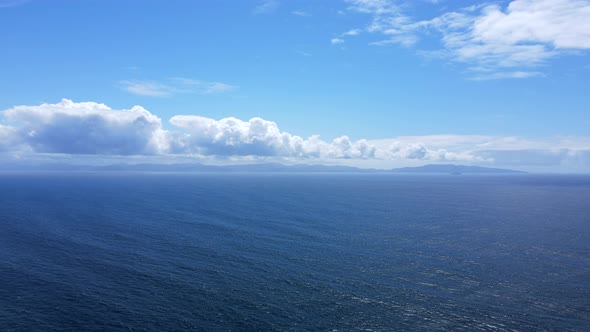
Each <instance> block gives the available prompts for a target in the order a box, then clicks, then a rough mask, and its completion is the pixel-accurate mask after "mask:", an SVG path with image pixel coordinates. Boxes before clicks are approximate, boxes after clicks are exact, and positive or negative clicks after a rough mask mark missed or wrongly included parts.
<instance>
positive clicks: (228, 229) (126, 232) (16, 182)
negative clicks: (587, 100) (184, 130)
mask: <svg viewBox="0 0 590 332" xmlns="http://www.w3.org/2000/svg"><path fill="white" fill-rule="evenodd" d="M0 330H1V331H172V330H175V331H179V330H197V331H202V330H221V331H255V330H260V331H272V330H277V331H302V330H318V331H448V330H453V331H590V176H573V175H571V176H565V175H485V176H483V175H466V174H464V175H385V174H383V175H377V174H365V175H360V174H356V175H355V174H200V175H191V174H162V173H160V174H156V173H153V174H136V173H75V174H67V173H20V174H18V173H0Z"/></svg>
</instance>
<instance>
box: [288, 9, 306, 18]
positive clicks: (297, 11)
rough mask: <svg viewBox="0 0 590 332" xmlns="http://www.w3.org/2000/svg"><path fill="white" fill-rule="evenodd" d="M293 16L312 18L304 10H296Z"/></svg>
mask: <svg viewBox="0 0 590 332" xmlns="http://www.w3.org/2000/svg"><path fill="white" fill-rule="evenodd" d="M291 14H293V15H295V16H300V17H309V16H311V14H310V13H308V12H305V11H303V10H294V11H292V12H291Z"/></svg>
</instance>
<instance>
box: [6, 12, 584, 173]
mask: <svg viewBox="0 0 590 332" xmlns="http://www.w3.org/2000/svg"><path fill="white" fill-rule="evenodd" d="M473 3H474V2H472V1H448V0H447V1H445V0H438V1H427V0H423V1H394V0H391V1H388V0H351V1H336V0H334V1H311V0H310V1H305V0H298V1H279V0H269V1H229V0H222V1H181V0H179V1H143V0H142V1H134V0H128V1H109V0H101V1H92V0H88V1H74V0H70V1H62V0H54V1H44V0H30V1H25V0H0V30H1V31H4V32H5V33H2V34H0V45H1V46H2V52H0V112H2V113H1V114H0V160H4V161H5V162H6V161H14V160H20V161H31V162H38V161H39V160H51V161H64V160H65V161H67V162H77V163H104V162H188V161H196V162H202V163H215V164H224V163H243V162H248V163H250V162H268V161H273V162H283V163H313V164H341V165H354V166H360V167H378V168H390V167H399V166H409V165H421V164H428V163H451V162H452V163H460V164H474V165H481V166H491V167H510V168H516V169H523V170H529V171H539V172H590V129H589V128H590V93H588V87H590V56H589V53H588V50H589V49H590V1H586V0H570V1H565V0H537V1H532V0H514V1H491V2H485V1H484V2H478V3H477V5H473Z"/></svg>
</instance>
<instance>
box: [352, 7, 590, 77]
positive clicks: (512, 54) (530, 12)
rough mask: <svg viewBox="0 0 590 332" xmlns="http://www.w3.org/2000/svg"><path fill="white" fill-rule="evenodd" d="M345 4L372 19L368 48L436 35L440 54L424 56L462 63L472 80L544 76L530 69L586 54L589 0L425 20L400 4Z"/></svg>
mask: <svg viewBox="0 0 590 332" xmlns="http://www.w3.org/2000/svg"><path fill="white" fill-rule="evenodd" d="M347 3H348V4H349V7H348V8H349V10H350V11H354V12H358V13H363V14H368V15H369V16H370V17H371V21H370V23H369V25H368V26H367V27H366V28H364V29H363V30H364V31H366V32H370V33H374V34H377V35H379V36H381V37H382V38H381V39H379V40H376V41H373V42H371V43H370V44H371V45H378V46H384V45H390V44H401V45H403V46H412V45H414V44H416V43H417V42H418V41H419V39H420V38H430V37H432V36H433V35H435V34H433V33H438V36H440V42H441V44H442V46H443V49H442V50H437V51H430V52H422V53H429V54H434V55H437V56H443V57H445V58H448V59H450V60H452V61H455V62H458V63H465V64H467V65H468V68H469V70H472V71H474V72H476V74H477V75H476V76H475V78H476V79H503V78H527V77H537V76H542V74H541V73H540V72H539V71H538V70H531V69H530V68H534V67H539V66H541V65H544V64H547V63H548V61H549V60H550V59H552V58H555V57H557V56H560V55H564V54H575V52H579V51H584V50H588V49H590V20H589V19H588V18H589V17H590V1H588V0H513V1H511V2H509V4H508V5H507V6H505V7H503V6H500V5H498V4H490V3H483V4H478V5H473V6H470V7H466V8H463V9H460V10H457V11H448V12H445V13H443V14H442V15H440V16H438V17H435V18H432V19H427V20H415V19H412V18H410V16H408V15H407V14H406V13H405V12H404V8H405V7H404V6H403V5H400V2H399V1H391V0H348V1H347ZM406 7H407V6H406Z"/></svg>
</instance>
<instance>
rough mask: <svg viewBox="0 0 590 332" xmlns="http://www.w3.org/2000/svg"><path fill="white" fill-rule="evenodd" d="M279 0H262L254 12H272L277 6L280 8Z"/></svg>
mask: <svg viewBox="0 0 590 332" xmlns="http://www.w3.org/2000/svg"><path fill="white" fill-rule="evenodd" d="M279 4H280V3H279V1H278V0H264V1H261V2H260V3H259V4H258V5H257V6H256V7H254V10H253V11H252V12H253V13H254V14H268V13H272V12H274V11H275V10H277V8H279Z"/></svg>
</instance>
